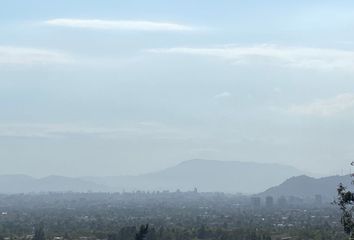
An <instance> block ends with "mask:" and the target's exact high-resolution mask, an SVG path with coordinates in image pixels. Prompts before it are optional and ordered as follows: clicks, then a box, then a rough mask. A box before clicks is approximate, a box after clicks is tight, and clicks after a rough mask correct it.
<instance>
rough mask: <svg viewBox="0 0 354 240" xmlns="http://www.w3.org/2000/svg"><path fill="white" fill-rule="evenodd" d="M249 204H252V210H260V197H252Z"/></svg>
mask: <svg viewBox="0 0 354 240" xmlns="http://www.w3.org/2000/svg"><path fill="white" fill-rule="evenodd" d="M251 204H252V207H254V208H260V207H261V198H260V197H252V198H251Z"/></svg>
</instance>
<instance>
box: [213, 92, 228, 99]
mask: <svg viewBox="0 0 354 240" xmlns="http://www.w3.org/2000/svg"><path fill="white" fill-rule="evenodd" d="M228 97H231V93H229V92H222V93H219V94H216V95H215V96H214V99H221V98H228Z"/></svg>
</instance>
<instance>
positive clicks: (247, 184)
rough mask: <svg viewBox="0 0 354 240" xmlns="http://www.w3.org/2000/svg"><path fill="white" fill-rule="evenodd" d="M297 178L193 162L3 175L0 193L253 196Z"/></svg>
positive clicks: (287, 172)
mask: <svg viewBox="0 0 354 240" xmlns="http://www.w3.org/2000/svg"><path fill="white" fill-rule="evenodd" d="M301 174H303V172H301V171H300V170H297V169H295V168H293V167H290V166H286V165H279V164H264V163H252V162H235V161H213V160H201V159H195V160H190V161H185V162H182V163H180V164H178V165H176V166H174V167H171V168H167V169H165V170H162V171H158V172H154V173H148V174H142V175H138V176H113V177H82V178H69V177H61V176H49V177H46V178H40V179H36V178H32V177H29V176H24V175H5V176H0V192H1V193H21V192H25V193H27V192H49V191H51V192H65V191H73V192H87V191H93V192H102V191H105V192H116V191H135V190H142V191H154V190H160V191H162V190H170V191H176V190H177V189H179V190H181V191H191V190H193V189H194V188H195V187H196V188H198V190H200V191H203V192H227V193H257V192H261V191H264V190H265V189H267V188H269V187H271V186H274V185H277V184H279V183H281V182H283V181H284V180H286V179H288V178H289V177H292V176H297V175H301Z"/></svg>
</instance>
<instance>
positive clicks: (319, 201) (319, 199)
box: [315, 194, 322, 205]
mask: <svg viewBox="0 0 354 240" xmlns="http://www.w3.org/2000/svg"><path fill="white" fill-rule="evenodd" d="M315 204H316V205H321V204H322V195H320V194H316V195H315Z"/></svg>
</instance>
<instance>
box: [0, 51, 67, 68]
mask: <svg viewBox="0 0 354 240" xmlns="http://www.w3.org/2000/svg"><path fill="white" fill-rule="evenodd" d="M69 62H73V59H72V57H71V56H69V55H68V54H65V53H61V52H59V51H54V50H46V49H38V48H24V47H12V46H0V64H9V65H12V64H20V65H31V64H58V63H59V64H64V63H69Z"/></svg>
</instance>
